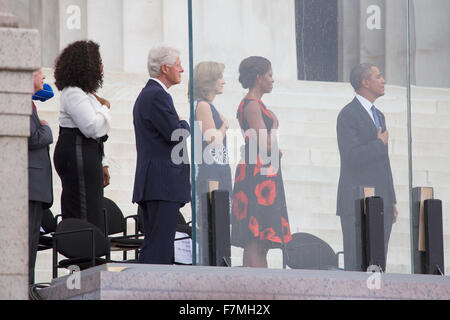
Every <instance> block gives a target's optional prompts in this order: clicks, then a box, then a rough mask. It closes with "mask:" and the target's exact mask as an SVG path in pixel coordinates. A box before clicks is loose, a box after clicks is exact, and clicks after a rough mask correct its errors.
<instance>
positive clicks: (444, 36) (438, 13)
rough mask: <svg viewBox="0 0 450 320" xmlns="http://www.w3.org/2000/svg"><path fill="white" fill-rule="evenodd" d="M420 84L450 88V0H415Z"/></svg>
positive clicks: (417, 72) (416, 67)
mask: <svg viewBox="0 0 450 320" xmlns="http://www.w3.org/2000/svg"><path fill="white" fill-rule="evenodd" d="M413 4H414V27H415V41H416V52H415V72H416V85H418V86H430V87H445V88H449V87H450V77H449V73H450V62H449V56H450V21H449V19H448V15H449V12H450V1H448V0H435V1H432V5H431V2H430V1H424V0H420V1H419V0H415V1H413Z"/></svg>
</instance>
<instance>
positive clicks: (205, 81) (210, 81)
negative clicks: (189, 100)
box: [194, 61, 225, 101]
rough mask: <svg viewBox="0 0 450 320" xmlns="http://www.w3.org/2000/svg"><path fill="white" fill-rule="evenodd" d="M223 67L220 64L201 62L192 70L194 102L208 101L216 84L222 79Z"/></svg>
mask: <svg viewBox="0 0 450 320" xmlns="http://www.w3.org/2000/svg"><path fill="white" fill-rule="evenodd" d="M224 69H225V65H224V64H223V63H220V62H214V61H203V62H199V63H198V64H197V65H196V66H195V68H194V100H198V99H204V100H207V101H208V100H209V97H210V95H211V93H212V92H213V91H214V88H215V86H216V82H217V80H219V79H222V78H223V70H224Z"/></svg>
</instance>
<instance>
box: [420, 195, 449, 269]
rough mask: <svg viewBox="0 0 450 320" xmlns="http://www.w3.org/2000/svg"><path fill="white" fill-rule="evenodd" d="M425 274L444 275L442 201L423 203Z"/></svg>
mask: <svg viewBox="0 0 450 320" xmlns="http://www.w3.org/2000/svg"><path fill="white" fill-rule="evenodd" d="M424 209H425V210H424V218H425V235H426V237H425V239H426V240H425V241H426V252H425V273H427V274H439V275H444V271H445V268H444V235H443V229H442V201H441V200H438V199H429V200H425V201H424Z"/></svg>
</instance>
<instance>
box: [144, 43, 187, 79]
mask: <svg viewBox="0 0 450 320" xmlns="http://www.w3.org/2000/svg"><path fill="white" fill-rule="evenodd" d="M179 56H180V51H179V50H177V49H175V48H172V47H169V46H166V45H163V44H160V45H156V46H154V47H152V48H151V49H150V51H149V53H148V61H147V67H148V73H149V74H150V77H153V78H154V77H157V76H159V75H160V73H161V66H162V65H163V64H165V65H167V66H169V67H170V66H172V65H173V64H174V63H175V62H176V61H177V59H178V57H179Z"/></svg>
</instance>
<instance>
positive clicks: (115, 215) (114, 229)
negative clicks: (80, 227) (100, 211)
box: [103, 197, 127, 235]
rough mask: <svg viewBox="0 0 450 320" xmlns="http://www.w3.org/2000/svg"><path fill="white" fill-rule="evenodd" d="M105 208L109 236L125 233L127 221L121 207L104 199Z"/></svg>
mask: <svg viewBox="0 0 450 320" xmlns="http://www.w3.org/2000/svg"><path fill="white" fill-rule="evenodd" d="M103 208H105V209H106V216H107V219H108V235H111V234H116V233H121V232H124V231H125V229H126V227H127V226H126V220H125V217H124V216H123V213H122V210H120V208H119V206H118V205H117V204H116V203H115V202H114V201H112V200H111V199H109V198H106V197H103Z"/></svg>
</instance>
